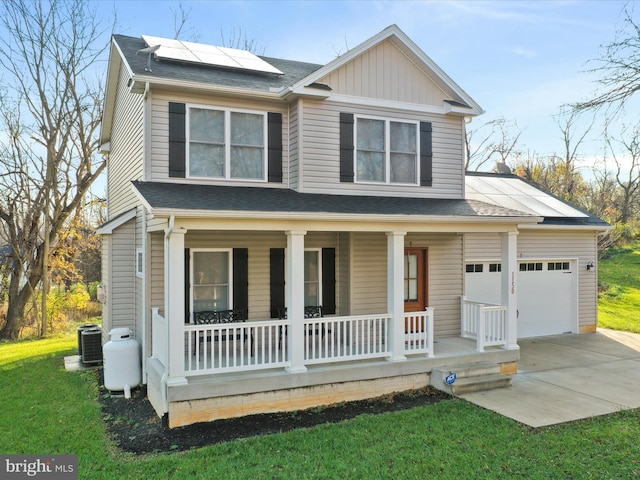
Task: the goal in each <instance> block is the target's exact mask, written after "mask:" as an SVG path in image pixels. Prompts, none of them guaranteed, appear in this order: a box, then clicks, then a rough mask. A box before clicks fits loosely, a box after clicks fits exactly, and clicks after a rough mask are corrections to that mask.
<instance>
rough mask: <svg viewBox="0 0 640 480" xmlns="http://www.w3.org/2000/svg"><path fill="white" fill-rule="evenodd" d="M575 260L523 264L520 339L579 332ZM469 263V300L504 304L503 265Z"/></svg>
mask: <svg viewBox="0 0 640 480" xmlns="http://www.w3.org/2000/svg"><path fill="white" fill-rule="evenodd" d="M574 264H575V261H571V260H528V261H526V262H519V264H518V267H519V272H518V338H525V337H535V336H542V335H556V334H560V333H566V332H572V331H575V329H576V325H577V320H576V318H577V308H576V298H575V297H576V278H577V274H576V272H575V269H574V268H573V267H574ZM497 265H498V266H496V264H495V263H490V262H481V263H467V267H466V275H465V291H466V296H467V298H468V299H469V300H474V301H479V302H487V303H494V304H500V303H501V302H500V273H499V271H498V270H499V269H500V266H499V264H497Z"/></svg>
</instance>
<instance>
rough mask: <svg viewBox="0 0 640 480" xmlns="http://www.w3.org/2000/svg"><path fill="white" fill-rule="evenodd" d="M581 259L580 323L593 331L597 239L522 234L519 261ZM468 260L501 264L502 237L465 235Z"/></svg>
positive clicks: (551, 232)
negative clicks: (591, 264) (589, 265)
mask: <svg viewBox="0 0 640 480" xmlns="http://www.w3.org/2000/svg"><path fill="white" fill-rule="evenodd" d="M556 258H557V259H573V258H577V259H578V269H577V270H578V271H577V274H578V319H579V326H580V331H591V330H593V328H595V326H596V324H597V319H598V275H597V273H596V271H594V270H592V271H587V263H589V262H594V263H596V262H597V235H596V233H595V232H593V231H586V232H585V231H569V230H565V231H558V230H521V231H520V233H519V234H518V259H523V260H526V259H543V260H546V259H556ZM465 259H466V260H467V261H473V260H493V259H495V260H499V259H500V236H499V235H497V234H495V235H490V234H488V235H478V234H468V235H465Z"/></svg>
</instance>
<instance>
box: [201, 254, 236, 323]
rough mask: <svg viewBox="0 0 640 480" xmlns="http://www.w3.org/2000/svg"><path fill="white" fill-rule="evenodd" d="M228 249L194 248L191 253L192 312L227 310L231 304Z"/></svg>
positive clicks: (230, 259) (229, 256)
mask: <svg viewBox="0 0 640 480" xmlns="http://www.w3.org/2000/svg"><path fill="white" fill-rule="evenodd" d="M231 261H232V258H231V251H230V250H195V251H193V252H192V255H191V275H192V278H191V292H192V302H193V303H192V308H191V311H193V312H201V311H203V310H229V309H230V308H231V306H232V305H233V298H232V295H233V292H232V285H233V282H232V280H233V279H232V265H231Z"/></svg>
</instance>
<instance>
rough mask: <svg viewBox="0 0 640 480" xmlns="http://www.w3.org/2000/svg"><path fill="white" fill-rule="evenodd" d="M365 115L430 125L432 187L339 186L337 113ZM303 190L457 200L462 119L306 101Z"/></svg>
mask: <svg viewBox="0 0 640 480" xmlns="http://www.w3.org/2000/svg"><path fill="white" fill-rule="evenodd" d="M341 112H348V113H354V114H362V115H370V116H374V117H382V118H392V119H398V120H409V121H428V122H432V126H433V186H431V187H420V186H406V185H384V184H375V185H371V184H359V183H341V182H340V113H341ZM303 115H304V118H303V123H304V130H303V136H304V138H303V142H302V148H303V150H302V155H301V158H302V161H303V162H304V168H303V190H304V191H305V192H308V193H330V194H338V195H345V194H346V195H349V194H351V195H375V196H412V197H428V198H462V197H463V182H464V176H463V168H464V166H463V163H464V162H463V142H462V139H463V120H462V118H460V117H450V116H444V115H434V114H420V113H417V112H409V111H401V110H394V109H384V108H381V107H378V108H373V107H365V106H360V105H359V106H354V105H346V104H341V103H336V102H331V101H323V102H320V101H306V102H304V109H303Z"/></svg>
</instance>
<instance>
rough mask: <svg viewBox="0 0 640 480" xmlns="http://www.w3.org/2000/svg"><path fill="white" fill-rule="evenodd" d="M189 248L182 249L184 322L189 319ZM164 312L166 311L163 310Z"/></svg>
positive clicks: (187, 321)
mask: <svg viewBox="0 0 640 480" xmlns="http://www.w3.org/2000/svg"><path fill="white" fill-rule="evenodd" d="M190 305H191V250H189V249H188V248H185V249H184V323H189V322H190V321H191V312H190V308H189V306H190ZM165 314H166V312H165Z"/></svg>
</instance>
